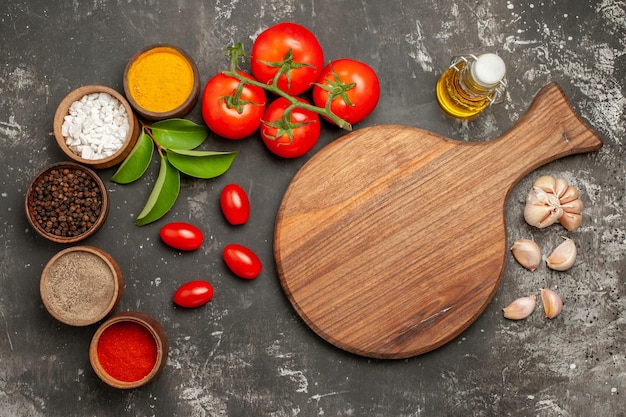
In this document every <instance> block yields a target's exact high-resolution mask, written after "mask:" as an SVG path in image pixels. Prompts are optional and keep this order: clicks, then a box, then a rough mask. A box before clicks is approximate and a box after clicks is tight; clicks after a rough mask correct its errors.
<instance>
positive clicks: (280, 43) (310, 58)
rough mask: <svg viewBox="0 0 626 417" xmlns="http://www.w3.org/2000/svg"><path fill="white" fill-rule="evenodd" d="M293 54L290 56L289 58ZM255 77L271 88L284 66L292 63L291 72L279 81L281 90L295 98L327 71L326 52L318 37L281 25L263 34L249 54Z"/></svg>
mask: <svg viewBox="0 0 626 417" xmlns="http://www.w3.org/2000/svg"><path fill="white" fill-rule="evenodd" d="M289 54H291V56H289ZM250 56H251V59H250V66H251V69H252V75H253V76H254V77H255V78H256V79H257V80H259V81H260V82H262V83H267V84H270V83H271V82H272V81H273V79H274V76H275V75H276V73H277V72H278V71H279V69H280V65H279V66H276V65H268V63H274V64H275V63H281V62H285V63H286V61H289V60H290V61H291V64H288V63H286V65H291V67H290V69H289V70H288V71H287V72H286V73H285V74H283V75H281V76H280V77H279V79H278V87H279V88H280V89H281V90H283V91H285V92H288V93H289V94H290V95H292V96H296V95H298V94H301V93H303V92H305V91H306V90H308V89H309V88H310V87H311V84H312V83H314V82H315V81H316V80H317V78H318V76H319V74H320V72H321V71H322V68H323V67H324V51H323V50H322V47H321V46H320V43H319V41H318V40H317V38H316V37H315V35H314V34H313V33H312V32H311V31H310V30H308V29H307V28H305V27H304V26H300V25H298V24H296V23H289V22H283V23H278V24H276V25H274V26H272V27H270V28H268V29H266V30H265V31H263V32H262V33H261V34H260V35H259V36H258V37H257V38H256V40H255V41H254V42H253V44H252V51H251V53H250Z"/></svg>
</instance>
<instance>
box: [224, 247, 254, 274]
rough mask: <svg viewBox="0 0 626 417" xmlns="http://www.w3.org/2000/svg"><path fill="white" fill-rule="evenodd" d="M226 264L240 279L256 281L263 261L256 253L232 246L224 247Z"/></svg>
mask: <svg viewBox="0 0 626 417" xmlns="http://www.w3.org/2000/svg"><path fill="white" fill-rule="evenodd" d="M222 255H223V257H224V262H226V265H227V266H228V268H229V269H230V270H231V271H232V272H233V274H235V275H237V276H238V277H240V278H245V279H254V278H256V277H257V276H259V274H260V273H261V269H262V268H263V266H262V265H261V260H260V259H259V257H258V256H256V254H255V253H254V252H252V251H251V250H250V249H248V248H246V247H245V246H242V245H237V244H234V243H233V244H230V245H226V247H224V252H223V254H222Z"/></svg>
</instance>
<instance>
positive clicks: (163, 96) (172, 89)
mask: <svg viewBox="0 0 626 417" xmlns="http://www.w3.org/2000/svg"><path fill="white" fill-rule="evenodd" d="M127 76H128V79H127V82H128V89H129V91H130V94H131V96H132V98H133V99H134V100H135V102H136V103H137V104H138V105H139V106H141V107H142V108H144V109H145V110H147V111H151V112H155V113H162V112H168V111H171V110H174V109H175V108H177V107H178V106H180V105H181V104H183V103H184V102H185V100H187V98H188V97H189V95H190V94H191V92H192V90H193V85H194V81H195V80H194V73H193V68H192V67H191V64H190V63H189V61H187V59H186V58H185V57H184V56H183V55H182V54H181V53H180V52H179V51H177V50H176V49H174V48H169V47H165V46H164V47H157V48H152V49H150V50H149V51H146V52H144V53H143V54H141V55H140V56H139V57H138V58H137V60H135V62H134V63H133V64H132V65H131V66H130V68H129V69H128V74H127Z"/></svg>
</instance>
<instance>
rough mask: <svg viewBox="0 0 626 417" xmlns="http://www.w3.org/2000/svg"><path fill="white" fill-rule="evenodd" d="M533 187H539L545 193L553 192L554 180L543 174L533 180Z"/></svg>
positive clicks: (554, 187)
mask: <svg viewBox="0 0 626 417" xmlns="http://www.w3.org/2000/svg"><path fill="white" fill-rule="evenodd" d="M533 187H539V188H541V189H542V190H543V191H545V192H546V193H552V194H554V190H555V189H556V180H555V179H554V177H552V176H550V175H543V176H541V177H539V178H537V179H536V180H535V182H533Z"/></svg>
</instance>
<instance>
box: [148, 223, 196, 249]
mask: <svg viewBox="0 0 626 417" xmlns="http://www.w3.org/2000/svg"><path fill="white" fill-rule="evenodd" d="M159 234H160V236H161V239H162V240H163V242H165V243H167V244H168V245H170V246H171V247H173V248H175V249H179V250H195V249H198V248H199V247H200V246H201V245H202V240H203V239H204V236H203V235H202V232H201V231H200V229H198V228H197V227H196V226H194V225H193V224H189V223H185V222H173V223H168V224H166V225H164V226H163V227H162V228H161V231H160V233H159Z"/></svg>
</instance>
